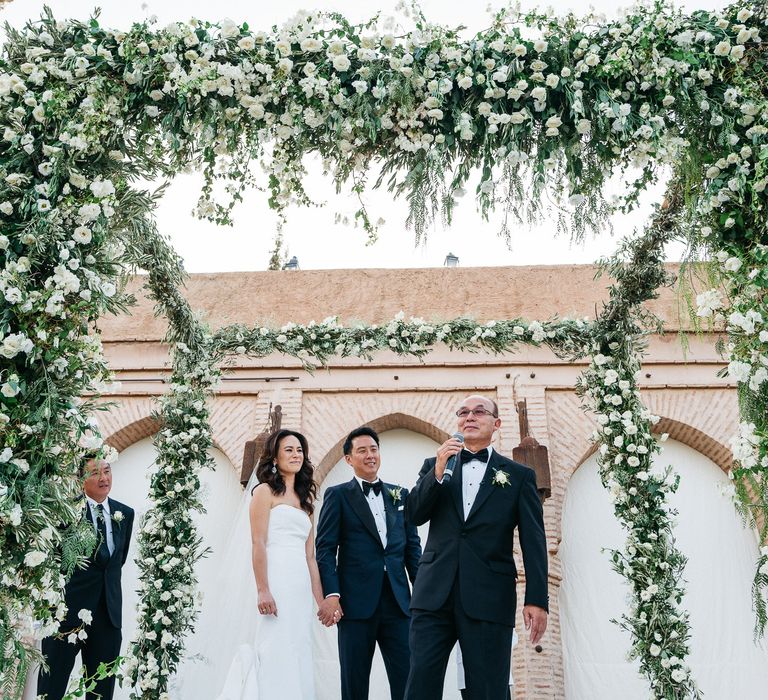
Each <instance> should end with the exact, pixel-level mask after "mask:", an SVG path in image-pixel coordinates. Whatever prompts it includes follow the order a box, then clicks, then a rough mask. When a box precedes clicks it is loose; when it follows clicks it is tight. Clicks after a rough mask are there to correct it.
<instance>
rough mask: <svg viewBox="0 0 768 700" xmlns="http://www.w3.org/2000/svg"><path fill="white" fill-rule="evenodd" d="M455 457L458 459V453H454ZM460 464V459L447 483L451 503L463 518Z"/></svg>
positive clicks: (462, 488)
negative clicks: (451, 497) (451, 499)
mask: <svg viewBox="0 0 768 700" xmlns="http://www.w3.org/2000/svg"><path fill="white" fill-rule="evenodd" d="M456 459H457V461H459V455H456ZM461 466H462V465H461V461H459V463H458V464H457V465H456V467H455V469H454V470H453V475H452V476H451V481H450V482H449V484H448V488H449V489H450V491H451V495H452V496H453V503H454V505H455V506H456V510H457V511H458V513H459V518H461V519H462V520H464V486H463V480H464V477H463V476H462V470H461Z"/></svg>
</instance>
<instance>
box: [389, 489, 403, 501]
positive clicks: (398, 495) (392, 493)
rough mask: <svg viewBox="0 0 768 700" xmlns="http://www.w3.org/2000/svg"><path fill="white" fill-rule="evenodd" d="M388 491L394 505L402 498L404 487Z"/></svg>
mask: <svg viewBox="0 0 768 700" xmlns="http://www.w3.org/2000/svg"><path fill="white" fill-rule="evenodd" d="M388 490H389V495H390V496H392V502H393V503H399V502H400V499H401V498H402V496H401V493H400V492H401V491H402V490H403V487H402V486H395V488H393V489H388Z"/></svg>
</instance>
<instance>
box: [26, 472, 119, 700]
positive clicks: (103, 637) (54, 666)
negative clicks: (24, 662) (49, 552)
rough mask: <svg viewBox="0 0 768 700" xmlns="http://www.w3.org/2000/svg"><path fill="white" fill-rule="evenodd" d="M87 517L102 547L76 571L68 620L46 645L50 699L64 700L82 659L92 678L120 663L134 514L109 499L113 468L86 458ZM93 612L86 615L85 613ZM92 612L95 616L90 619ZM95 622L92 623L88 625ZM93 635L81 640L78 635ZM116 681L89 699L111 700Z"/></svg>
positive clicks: (42, 690) (44, 679) (44, 691)
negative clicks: (123, 582) (107, 665)
mask: <svg viewBox="0 0 768 700" xmlns="http://www.w3.org/2000/svg"><path fill="white" fill-rule="evenodd" d="M83 477H84V478H83V494H84V501H85V502H84V505H83V517H84V518H86V519H87V520H88V521H89V522H90V523H91V524H92V526H93V528H94V530H95V531H96V534H97V546H96V550H95V551H94V552H93V555H92V556H91V559H90V560H89V561H88V563H87V565H86V566H85V568H82V569H75V571H74V572H73V573H72V577H71V578H70V579H69V581H68V582H67V585H66V589H65V602H66V604H67V617H66V619H65V620H64V622H62V624H61V626H60V627H59V631H58V633H57V634H56V635H54V636H52V637H48V638H47V639H44V640H43V644H42V651H43V656H44V657H45V661H46V663H47V664H48V671H47V672H45V671H44V670H43V669H41V671H40V675H39V677H38V684H37V692H38V694H39V695H43V696H45V698H46V700H61V698H62V697H63V696H64V694H65V693H66V690H67V684H68V682H69V676H70V674H71V673H72V668H73V667H74V665H75V659H76V658H77V655H78V654H82V659H83V666H84V667H85V670H86V673H87V674H88V675H89V676H90V675H93V674H94V673H95V672H96V669H97V668H98V667H99V664H101V663H102V662H104V663H109V662H111V661H114V660H115V659H116V658H117V657H118V656H119V655H120V644H121V642H122V632H121V627H122V608H123V593H122V587H121V580H120V579H121V573H122V568H123V564H125V562H126V560H127V558H128V546H129V544H130V541H131V530H132V528H133V509H132V508H129V507H128V506H126V505H125V504H123V503H120V502H118V501H115V500H113V499H111V498H109V492H110V491H111V489H112V469H111V467H110V465H109V464H108V463H107V462H106V461H104V460H103V459H99V458H90V459H86V460H85V462H84V465H83ZM83 610H85V611H87V612H86V613H83V614H82V615H81V611H83ZM88 613H90V616H89V614H88ZM83 618H85V619H86V620H88V619H90V622H88V623H86V622H84V620H83ZM81 629H83V630H84V631H85V633H86V634H87V636H86V637H85V639H81V638H80V637H79V636H78V635H77V632H78V631H79V630H81ZM70 640H71V641H70ZM114 691H115V678H114V676H111V677H109V678H105V679H102V680H100V681H97V682H96V686H95V688H94V689H93V690H92V691H89V692H88V693H87V694H86V700H96V699H97V698H99V699H100V700H111V699H112V696H113V694H114Z"/></svg>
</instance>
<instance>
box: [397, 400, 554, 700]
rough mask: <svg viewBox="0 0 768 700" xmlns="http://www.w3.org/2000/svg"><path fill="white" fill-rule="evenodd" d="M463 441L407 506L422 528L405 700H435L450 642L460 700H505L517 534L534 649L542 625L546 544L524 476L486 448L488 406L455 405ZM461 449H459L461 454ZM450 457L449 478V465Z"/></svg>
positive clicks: (425, 471) (491, 409)
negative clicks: (457, 648)
mask: <svg viewBox="0 0 768 700" xmlns="http://www.w3.org/2000/svg"><path fill="white" fill-rule="evenodd" d="M456 415H457V417H458V429H459V432H460V433H461V434H462V435H463V437H464V443H463V445H462V443H461V442H460V441H459V440H457V439H455V438H450V439H448V440H446V441H445V442H444V443H443V444H442V445H441V446H440V447H439V448H438V450H437V455H436V456H435V457H431V458H429V459H427V460H426V461H425V462H424V465H423V466H422V468H421V471H420V472H419V480H418V482H417V483H416V486H414V487H413V490H412V491H411V494H410V495H409V497H408V499H407V501H406V514H407V517H408V520H409V522H412V523H414V524H416V525H421V524H423V523H425V522H429V537H428V538H427V544H426V546H425V547H424V554H423V555H422V557H421V561H420V562H419V576H418V578H417V579H416V583H415V585H414V589H413V597H412V599H411V614H412V619H411V633H410V646H411V671H410V676H409V678H408V687H407V690H406V698H407V699H408V700H440V699H441V698H442V697H443V682H444V678H445V669H446V664H447V662H448V656H449V654H450V652H451V649H452V648H453V646H454V644H455V643H456V641H457V640H458V642H459V644H460V645H461V651H462V655H463V661H464V671H465V676H466V686H467V687H466V692H465V697H466V698H468V700H506V698H508V697H509V688H508V685H509V668H510V650H511V646H512V633H513V630H514V623H515V609H516V605H517V599H516V591H515V582H516V580H517V569H516V568H515V560H514V556H513V551H512V548H513V541H514V535H515V531H516V530H517V534H518V537H519V540H520V547H521V550H522V553H523V563H524V566H525V577H526V586H525V602H524V606H523V620H524V622H525V626H526V628H527V629H528V630H529V633H530V641H531V642H532V643H533V644H536V643H538V641H539V639H540V638H541V635H542V634H544V630H545V629H546V626H547V610H548V596H547V543H546V538H545V535H544V522H543V517H542V508H541V501H540V500H539V495H538V492H537V491H536V477H535V474H534V472H533V470H532V469H529V468H528V467H526V466H524V465H522V464H518V463H517V462H513V461H512V460H511V459H507V458H506V457H504V456H502V455H500V454H499V453H498V452H496V451H495V450H494V449H493V447H491V440H492V439H493V435H494V433H495V432H496V431H497V430H498V429H499V427H500V425H501V421H500V420H499V411H498V408H497V406H496V403H495V402H494V401H492V400H491V399H489V398H487V397H485V396H469V397H467V398H466V399H465V400H464V401H463V402H462V403H461V405H460V406H459V407H458V411H457V412H456ZM462 448H464V449H462ZM454 455H458V457H457V460H456V462H455V464H456V466H455V469H454V471H453V474H452V477H451V478H450V479H449V478H446V476H447V475H446V467H447V465H448V460H449V459H450V458H451V457H453V456H454Z"/></svg>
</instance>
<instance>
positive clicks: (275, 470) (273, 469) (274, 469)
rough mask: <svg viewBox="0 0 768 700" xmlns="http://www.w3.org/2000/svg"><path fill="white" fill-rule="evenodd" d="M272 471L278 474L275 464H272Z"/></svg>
mask: <svg viewBox="0 0 768 700" xmlns="http://www.w3.org/2000/svg"><path fill="white" fill-rule="evenodd" d="M272 473H273V474H277V467H276V466H275V465H274V464H273V465H272Z"/></svg>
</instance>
